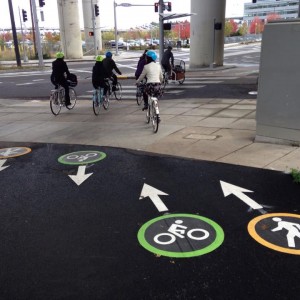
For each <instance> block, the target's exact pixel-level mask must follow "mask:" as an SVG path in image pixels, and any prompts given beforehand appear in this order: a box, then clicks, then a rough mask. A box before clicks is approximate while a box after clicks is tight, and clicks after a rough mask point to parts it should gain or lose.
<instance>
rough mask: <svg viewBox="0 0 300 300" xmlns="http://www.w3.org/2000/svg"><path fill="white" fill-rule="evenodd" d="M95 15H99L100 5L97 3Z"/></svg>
mask: <svg viewBox="0 0 300 300" xmlns="http://www.w3.org/2000/svg"><path fill="white" fill-rule="evenodd" d="M95 16H96V17H98V16H99V6H98V5H97V4H95Z"/></svg>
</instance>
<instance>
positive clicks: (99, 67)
mask: <svg viewBox="0 0 300 300" xmlns="http://www.w3.org/2000/svg"><path fill="white" fill-rule="evenodd" d="M106 77H107V76H106V74H105V69H104V66H103V61H101V62H100V61H97V62H96V63H95V65H94V66H93V73H92V83H93V86H94V88H97V87H99V86H100V87H104V85H105V81H104V78H106Z"/></svg>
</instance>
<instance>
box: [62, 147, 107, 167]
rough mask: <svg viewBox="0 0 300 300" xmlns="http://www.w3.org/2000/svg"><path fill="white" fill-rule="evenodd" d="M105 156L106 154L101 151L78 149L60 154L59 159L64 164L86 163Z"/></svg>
mask: <svg viewBox="0 0 300 300" xmlns="http://www.w3.org/2000/svg"><path fill="white" fill-rule="evenodd" d="M105 157H106V154H105V153H104V152H100V151H94V150H90V151H77V152H72V153H68V154H65V155H62V156H60V157H59V158H58V161H59V162H60V163H61V164H64V165H86V164H90V163H94V162H97V161H100V160H102V159H104V158H105Z"/></svg>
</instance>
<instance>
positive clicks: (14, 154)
mask: <svg viewBox="0 0 300 300" xmlns="http://www.w3.org/2000/svg"><path fill="white" fill-rule="evenodd" d="M17 149H21V150H22V152H20V153H18V152H17ZM5 152H7V154H3V153H5ZM29 152H31V149H30V148H27V147H10V148H2V149H0V158H10V157H17V156H21V155H25V154H27V153H29Z"/></svg>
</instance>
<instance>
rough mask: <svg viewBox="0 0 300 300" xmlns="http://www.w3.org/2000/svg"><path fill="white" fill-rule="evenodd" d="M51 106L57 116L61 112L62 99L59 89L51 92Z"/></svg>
mask: <svg viewBox="0 0 300 300" xmlns="http://www.w3.org/2000/svg"><path fill="white" fill-rule="evenodd" d="M50 108H51V112H52V113H53V114H54V115H55V116H57V115H58V114H59V113H60V110H61V104H60V100H59V96H58V92H57V91H54V92H51V95H50Z"/></svg>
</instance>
